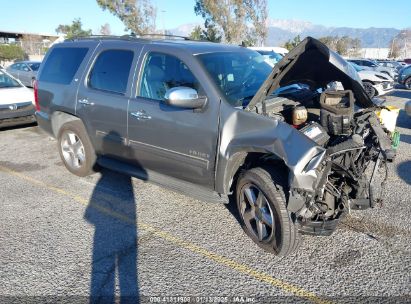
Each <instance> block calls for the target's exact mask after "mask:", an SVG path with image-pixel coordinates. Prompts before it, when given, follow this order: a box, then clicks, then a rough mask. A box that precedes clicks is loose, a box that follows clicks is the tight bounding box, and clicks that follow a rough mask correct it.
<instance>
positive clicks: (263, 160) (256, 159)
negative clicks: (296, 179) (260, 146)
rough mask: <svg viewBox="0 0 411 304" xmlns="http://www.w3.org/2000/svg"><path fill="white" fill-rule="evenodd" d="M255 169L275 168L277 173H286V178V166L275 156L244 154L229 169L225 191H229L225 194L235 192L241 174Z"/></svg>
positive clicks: (255, 153) (254, 153)
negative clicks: (228, 178)
mask: <svg viewBox="0 0 411 304" xmlns="http://www.w3.org/2000/svg"><path fill="white" fill-rule="evenodd" d="M256 167H276V168H278V169H279V171H282V172H284V173H286V174H287V177H288V168H287V166H286V165H285V163H284V161H283V160H282V159H279V158H278V157H277V156H276V155H274V154H267V153H257V152H250V153H244V155H243V156H242V157H241V158H240V161H237V162H236V163H235V164H234V165H233V166H232V167H231V172H232V173H231V174H230V177H231V178H230V182H229V185H228V186H229V187H228V189H227V190H229V191H227V192H230V193H232V192H233V191H235V186H236V184H237V180H238V178H239V177H240V176H241V174H242V173H243V172H245V171H246V170H250V169H252V168H256ZM227 169H228V168H227Z"/></svg>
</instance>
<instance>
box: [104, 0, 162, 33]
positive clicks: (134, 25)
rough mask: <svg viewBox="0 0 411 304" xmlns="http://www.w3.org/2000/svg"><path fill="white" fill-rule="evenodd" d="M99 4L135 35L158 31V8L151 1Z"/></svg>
mask: <svg viewBox="0 0 411 304" xmlns="http://www.w3.org/2000/svg"><path fill="white" fill-rule="evenodd" d="M97 4H98V5H99V6H100V7H101V8H102V9H103V10H108V11H109V12H110V13H112V14H113V15H114V16H117V17H118V18H119V19H120V20H121V21H122V22H123V23H124V25H125V27H126V30H130V31H132V32H133V33H134V34H137V35H144V34H150V33H155V31H156V18H157V8H156V7H155V6H154V5H153V4H152V3H151V2H150V0H137V1H136V0H97Z"/></svg>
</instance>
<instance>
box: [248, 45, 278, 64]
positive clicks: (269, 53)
mask: <svg viewBox="0 0 411 304" xmlns="http://www.w3.org/2000/svg"><path fill="white" fill-rule="evenodd" d="M249 49H251V50H253V51H256V52H258V53H260V54H261V55H263V57H264V59H265V61H266V62H267V63H268V64H269V65H271V66H275V65H276V64H277V63H278V62H279V61H280V60H281V59H283V56H282V55H280V54H278V53H277V52H275V51H274V50H273V49H272V48H270V47H250V48H249Z"/></svg>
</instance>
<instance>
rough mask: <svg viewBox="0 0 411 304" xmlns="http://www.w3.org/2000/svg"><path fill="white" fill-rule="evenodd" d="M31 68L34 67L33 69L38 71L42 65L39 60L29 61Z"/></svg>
mask: <svg viewBox="0 0 411 304" xmlns="http://www.w3.org/2000/svg"><path fill="white" fill-rule="evenodd" d="M28 65H29V67H30V69H32V70H33V71H37V70H38V69H39V67H40V63H38V62H34V63H28Z"/></svg>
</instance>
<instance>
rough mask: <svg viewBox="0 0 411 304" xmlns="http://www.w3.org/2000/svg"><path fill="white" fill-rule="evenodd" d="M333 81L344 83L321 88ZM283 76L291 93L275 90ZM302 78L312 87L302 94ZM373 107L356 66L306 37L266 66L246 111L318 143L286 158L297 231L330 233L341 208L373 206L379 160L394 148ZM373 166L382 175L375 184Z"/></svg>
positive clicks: (382, 162)
mask: <svg viewBox="0 0 411 304" xmlns="http://www.w3.org/2000/svg"><path fill="white" fill-rule="evenodd" d="M333 82H339V83H341V84H342V86H343V89H344V90H342V91H333V90H329V89H327V86H328V87H329V84H330V83H333ZM290 84H298V86H300V87H299V88H300V89H299V90H297V91H296V92H298V94H293V93H290V92H289V91H286V90H285V91H281V89H280V90H278V89H279V88H283V87H284V86H289V85H290ZM302 84H303V85H302ZM306 86H309V90H306V91H310V92H311V93H312V94H311V95H309V94H308V95H309V97H308V98H307V94H305V95H304V94H301V92H302V91H304V89H306V88H307V87H306ZM276 92H277V93H276ZM313 92H314V93H313ZM294 93H295V92H294ZM302 95H304V96H302ZM380 108H381V107H379V106H376V105H375V104H374V103H373V102H372V101H371V100H370V99H369V97H368V96H367V94H366V93H365V91H364V89H363V87H362V85H361V81H360V80H359V77H358V74H357V73H356V72H355V70H354V69H353V68H352V67H351V66H350V65H349V64H348V63H347V62H346V61H345V60H344V59H342V58H341V57H340V56H339V55H338V54H336V53H334V52H332V51H330V50H329V49H328V48H327V47H325V46H324V45H323V44H321V43H320V42H318V41H317V40H315V39H313V38H307V39H305V40H304V41H303V42H302V43H301V44H300V45H299V46H297V47H296V48H295V49H294V50H293V51H291V52H290V53H289V54H288V55H287V56H286V57H285V58H284V59H283V60H282V61H281V62H280V63H279V64H278V65H277V66H276V67H275V68H274V69H273V71H272V73H271V75H270V76H269V77H268V78H267V80H266V81H265V82H264V84H263V85H262V87H261V88H260V89H259V91H258V92H257V94H256V95H255V96H254V98H253V99H252V100H251V102H250V103H249V104H248V106H247V108H246V110H247V111H251V112H256V113H258V114H262V115H264V116H268V117H270V118H273V119H275V120H278V121H281V122H283V123H287V124H288V125H289V126H292V127H293V128H294V129H296V130H298V131H299V132H300V133H303V134H304V135H305V136H307V137H308V138H310V139H311V140H312V141H314V142H315V143H316V145H317V146H316V148H314V147H312V148H311V149H310V151H309V153H305V154H304V158H302V159H299V160H298V161H294V165H293V166H290V164H289V163H287V161H286V164H287V166H288V168H289V169H290V174H289V175H290V176H289V198H288V205H287V206H288V210H289V211H290V212H292V213H293V214H295V219H296V222H297V223H298V224H299V230H300V232H301V233H303V234H312V235H330V234H331V233H332V232H333V231H334V230H335V228H336V226H337V224H338V222H339V221H340V219H341V218H342V217H343V216H344V214H346V213H348V212H350V210H354V209H355V210H362V209H366V208H370V207H374V206H375V204H376V203H378V202H379V200H380V199H381V195H382V191H383V188H384V184H385V180H386V178H387V174H388V173H387V165H386V163H387V162H388V161H392V160H393V159H394V157H395V148H393V146H392V140H391V137H392V135H393V134H392V133H391V132H390V131H388V130H387V129H386V128H385V127H384V126H383V125H382V124H381V123H380V121H379V118H378V117H377V114H376V111H377V110H379V109H380ZM292 145H293V146H296V145H294V144H292ZM297 145H298V144H297ZM302 147H304V145H302ZM277 152H278V151H277ZM283 159H284V158H283ZM380 168H382V169H383V175H384V177H383V178H382V183H380V184H379V185H377V183H376V176H377V173H379V172H380V171H381V170H380ZM377 192H378V193H377Z"/></svg>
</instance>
